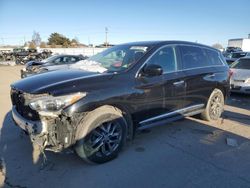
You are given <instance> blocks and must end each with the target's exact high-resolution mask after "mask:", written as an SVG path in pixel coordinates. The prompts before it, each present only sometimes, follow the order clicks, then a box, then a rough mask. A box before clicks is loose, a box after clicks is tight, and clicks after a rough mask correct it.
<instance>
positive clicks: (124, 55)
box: [74, 45, 149, 72]
mask: <svg viewBox="0 0 250 188" xmlns="http://www.w3.org/2000/svg"><path fill="white" fill-rule="evenodd" d="M148 48H149V47H148V46H140V45H118V46H114V47H112V48H109V49H107V50H105V51H103V52H101V53H99V54H96V55H94V56H92V57H90V58H88V59H86V60H83V61H79V62H78V63H76V66H74V67H77V66H78V68H80V69H83V70H87V71H90V68H89V67H90V66H91V67H92V69H91V70H93V71H94V67H95V68H96V70H97V72H120V71H123V70H126V69H128V68H129V67H130V66H131V65H133V64H134V63H136V62H137V61H138V60H139V59H140V58H141V57H142V56H143V55H144V54H145V53H146V52H147V51H148ZM98 67H100V68H101V69H99V68H98ZM98 70H100V71H98Z"/></svg>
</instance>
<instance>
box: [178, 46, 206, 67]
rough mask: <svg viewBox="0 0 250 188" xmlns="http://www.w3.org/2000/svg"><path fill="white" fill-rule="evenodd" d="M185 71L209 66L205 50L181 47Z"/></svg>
mask: <svg viewBox="0 0 250 188" xmlns="http://www.w3.org/2000/svg"><path fill="white" fill-rule="evenodd" d="M180 51H181V57H182V62H183V68H184V69H190V68H197V67H203V66H209V62H208V61H207V57H206V53H205V51H204V49H203V48H199V47H194V46H180Z"/></svg>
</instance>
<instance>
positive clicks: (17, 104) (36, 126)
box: [11, 88, 79, 152]
mask: <svg viewBox="0 0 250 188" xmlns="http://www.w3.org/2000/svg"><path fill="white" fill-rule="evenodd" d="M42 97H46V94H44V95H43V94H42V95H31V94H27V93H24V92H22V91H20V90H17V89H14V88H12V89H11V100H12V104H13V107H12V117H13V120H14V121H15V123H16V125H17V126H19V127H20V128H21V129H22V130H24V131H25V132H26V133H27V134H29V136H30V138H31V141H32V142H34V143H35V144H38V145H39V146H40V147H41V148H43V149H48V150H52V151H55V152H59V151H61V150H63V149H65V148H68V147H70V146H71V145H73V144H74V142H75V138H74V135H75V131H76V125H77V121H78V119H77V117H79V116H77V115H74V116H71V117H67V116H65V115H63V114H62V113H61V111H56V112H46V113H44V112H42V111H40V112H39V111H36V110H34V109H32V108H31V107H30V104H31V101H34V98H42Z"/></svg>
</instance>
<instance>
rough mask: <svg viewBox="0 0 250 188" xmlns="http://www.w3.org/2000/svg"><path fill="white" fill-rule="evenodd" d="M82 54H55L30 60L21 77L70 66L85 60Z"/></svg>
mask: <svg viewBox="0 0 250 188" xmlns="http://www.w3.org/2000/svg"><path fill="white" fill-rule="evenodd" d="M86 58H87V57H84V56H82V55H54V56H51V57H49V58H47V59H44V60H42V61H30V62H28V63H26V65H25V67H24V68H23V69H22V70H21V78H25V77H27V76H31V75H34V74H37V73H43V72H47V71H54V70H58V69H65V68H68V67H69V66H70V65H72V64H73V63H76V62H78V61H81V60H84V59H86Z"/></svg>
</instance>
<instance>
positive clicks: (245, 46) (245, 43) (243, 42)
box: [228, 34, 250, 52]
mask: <svg viewBox="0 0 250 188" xmlns="http://www.w3.org/2000/svg"><path fill="white" fill-rule="evenodd" d="M228 47H238V48H241V49H242V51H246V52H250V34H249V35H248V38H238V39H229V40H228Z"/></svg>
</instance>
